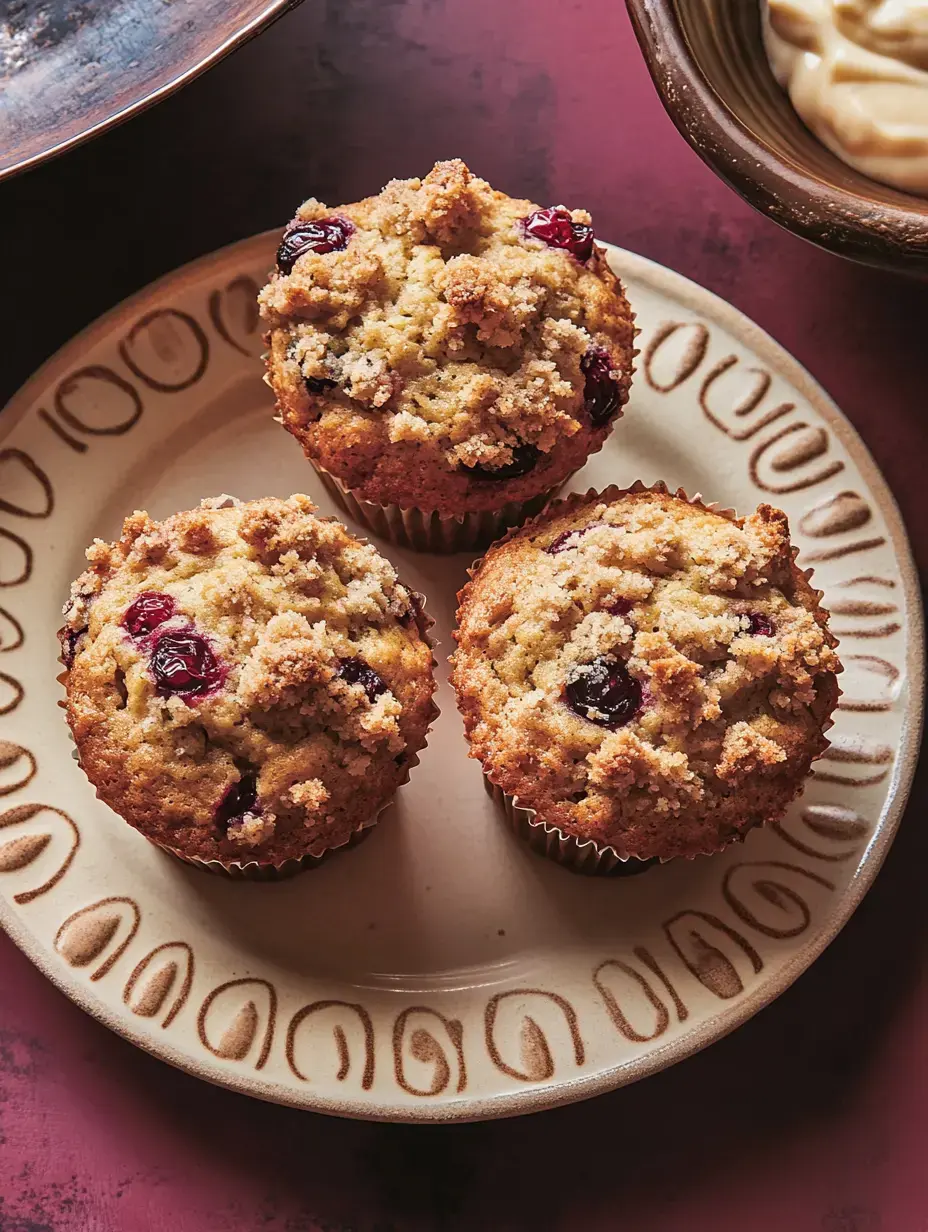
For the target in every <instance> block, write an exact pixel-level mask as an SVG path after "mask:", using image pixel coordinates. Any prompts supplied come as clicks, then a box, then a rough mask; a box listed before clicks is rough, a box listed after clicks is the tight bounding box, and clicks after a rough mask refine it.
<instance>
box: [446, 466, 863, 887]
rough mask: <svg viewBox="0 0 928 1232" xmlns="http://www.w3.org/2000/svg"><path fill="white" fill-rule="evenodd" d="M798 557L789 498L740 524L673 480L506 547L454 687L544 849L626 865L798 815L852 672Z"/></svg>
mask: <svg viewBox="0 0 928 1232" xmlns="http://www.w3.org/2000/svg"><path fill="white" fill-rule="evenodd" d="M794 558H795V550H794V549H792V548H791V546H790V538H789V524H788V522H787V518H786V515H785V514H784V513H782V512H781V511H780V510H778V509H773V508H771V506H769V505H761V506H760V507H759V508H758V510H757V511H756V512H755V513H753V514H751V515H750V517H747V518H738V517H735V516H734V515H733V514H731V513H729V512H719V511H717V510H714V509H711V508H707V507H706V506H705V505H703V504H701V503H700V502H698V501H691V500H689V499H688V498H686V497H685V496H684V494H683V493H678V494H677V495H672V494H670V493H669V492H668V491H667V489H666V488H665V487H664V486H663V485H659V486H657V487H655V488H652V489H647V488H643V487H642V486H640V485H637V486H636V487H635V488H633V489H631V490H626V491H622V490H619V489H617V488H612V489H609V490H607V491H606V492H603V493H596V492H590V493H588V494H586V495H585V496H574V497H570V498H568V499H567V500H565V501H555V502H553V503H552V504H551V505H550V506H549V507H548V509H547V510H546V511H545V512H544V513H543V514H542V515H541V516H540V517H538V518H536V519H535V520H534V521H532V522H530V523H529V524H528V525H527V526H525V527H523V528H522V529H521V530H520V531H518V532H513V533H511V534H510V535H509V536H507V537H506V538H505V539H504V540H502V541H501V542H500V543H498V544H496V545H494V547H492V548H491V549H490V551H489V552H488V553H487V555H486V557H485V558H484V559H483V560H482V561H481V562H480V563H479V564H478V565H477V566H476V568H475V570H474V571H473V574H472V580H471V581H470V583H469V584H468V585H467V586H466V587H465V588H464V590H463V591H462V592H461V594H460V609H459V611H458V625H459V628H458V632H457V633H456V639H457V642H458V648H457V650H456V651H455V653H454V655H453V658H452V665H453V671H452V681H453V684H454V687H455V690H456V692H457V697H458V705H459V707H460V709H461V712H462V714H463V716H464V723H465V727H466V731H467V737H468V739H469V741H470V746H471V756H472V757H476V758H477V759H478V760H479V761H480V762H481V763H482V765H483V768H484V771H485V773H486V775H487V777H488V778H489V780H490V782H491V783H492V784H494V785H495V786H496V787H497V788H498V789H499V790H500V792H501V793H502V794H503V795H504V797H508V798H509V801H508V803H509V812H510V818H511V819H514V820H516V821H517V823H518V828H520V830H521V831H522V832H523V833H524V834H526V836H527V837H530V838H532V839H533V840H534V845H536V846H538V847H539V849H543V850H545V851H546V853H547V854H550V855H554V856H555V857H556V858H559V859H562V860H563V861H564V862H565V863H570V864H572V865H574V866H579V865H582V867H583V868H584V869H585V870H586V871H594V870H598V871H613V870H615V868H616V865H617V863H620V862H623V861H629V860H635V861H647V860H654V859H659V860H669V859H671V858H673V857H675V856H689V857H692V856H697V855H701V854H710V853H712V852H716V851H719V850H720V849H721V848H723V847H725V846H726V845H727V844H728V843H730V842H732V841H733V840H735V839H740V838H742V837H743V836H744V835H745V833H746V832H747V831H748V830H750V829H751V828H752V827H753V826H758V825H763V824H764V823H766V822H771V821H775V820H777V819H778V818H780V817H781V816H782V815H783V813H784V811H785V810H786V808H787V806H788V805H789V804H790V802H791V801H792V800H793V799H794V797H795V796H797V795H798V794H799V793H800V792H801V790H802V787H803V783H804V780H805V778H806V776H807V775H808V773H809V768H810V766H811V763H812V761H813V760H814V759H815V758H816V757H818V756H820V755H821V753H822V752H823V751H824V750H825V748H826V747H827V741H826V739H825V737H824V734H823V732H824V730H825V729H826V728H827V727H828V726H830V721H829V720H830V716H831V713H832V711H833V710H834V707H835V705H836V703H837V699H838V687H837V681H836V679H835V676H836V673H837V672H838V671H840V670H841V669H840V664H839V662H838V658H837V655H836V654H835V649H834V647H835V645H836V642H835V639H834V637H833V636H832V635H831V633H830V632H829V630H828V624H827V613H825V612H824V611H823V610H822V608H821V607H820V605H819V599H820V594H819V593H818V592H817V591H815V590H813V589H812V587H811V586H810V584H809V581H808V577H807V575H806V574H805V573H803V572H802V571H801V570H800V569H798V568H797V567H796V564H795V559H794ZM516 797H517V799H518V805H519V806H522V808H523V810H525V809H527V810H532V811H533V815H529V814H523V815H522V816H521V820H519V818H518V817H517V816H516V814H517V813H518V809H515V808H514V806H513V798H516ZM631 867H632V868H635V867H640V864H639V865H632V866H631ZM626 871H628V870H626Z"/></svg>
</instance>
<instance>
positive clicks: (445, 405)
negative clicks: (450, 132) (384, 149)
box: [259, 160, 634, 507]
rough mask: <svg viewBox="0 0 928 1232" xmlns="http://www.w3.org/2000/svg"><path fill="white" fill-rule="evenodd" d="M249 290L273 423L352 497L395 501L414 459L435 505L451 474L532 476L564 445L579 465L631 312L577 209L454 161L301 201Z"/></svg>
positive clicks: (600, 419) (596, 432) (620, 378)
mask: <svg viewBox="0 0 928 1232" xmlns="http://www.w3.org/2000/svg"><path fill="white" fill-rule="evenodd" d="M532 219H534V220H535V221H534V223H532V222H531V221H529V224H528V225H527V220H532ZM545 237H546V238H545ZM259 299H260V305H261V310H262V315H263V317H264V320H265V321H266V323H267V325H268V327H269V332H268V343H269V348H270V351H269V357H268V374H269V380H270V383H271V385H272V387H273V389H274V391H275V393H276V395H277V399H278V405H279V408H280V412H281V415H282V418H283V422H284V424H285V426H286V427H287V428H289V430H290V431H291V432H292V433H293V434H294V435H295V436H296V437H297V438H298V439H299V440H300V442H301V443H302V444H303V446H304V448H305V450H306V451H307V453H308V454H309V456H310V457H311V458H313V459H314V460H316V461H318V462H320V463H321V464H322V465H323V466H324V467H326V469H329V470H331V471H332V472H333V473H335V474H337V475H338V476H339V477H340V478H342V479H343V480H344V481H345V482H347V483H348V484H349V486H351V487H352V488H355V489H364V495H365V497H366V498H367V499H373V500H381V501H382V502H383V503H388V502H391V501H402V498H403V497H405V496H409V487H410V475H409V468H410V465H411V463H412V462H413V461H414V462H415V464H416V466H417V467H419V468H420V470H421V468H423V467H425V468H429V467H431V468H432V470H433V471H434V474H433V475H432V476H431V478H429V476H428V475H426V476H425V477H424V479H423V481H422V482H423V483H424V484H425V489H426V491H429V482H431V484H432V485H433V486H432V489H431V490H432V493H433V495H434V496H435V497H436V498H440V497H441V496H444V497H445V498H446V499H447V491H446V490H445V491H443V487H444V489H447V484H448V481H449V479H451V478H453V480H454V481H455V482H452V490H453V491H457V489H460V490H461V491H463V490H464V487H466V485H467V483H468V481H469V480H470V481H485V482H486V485H487V486H488V487H490V486H491V485H492V481H493V479H497V480H505V479H514V478H520V477H522V475H524V474H527V473H528V471H530V470H539V469H540V470H542V471H544V469H545V467H544V465H543V464H544V463H546V462H547V463H551V462H553V461H554V452H555V451H557V450H558V448H559V446H564V445H565V444H566V443H567V442H570V441H572V440H573V441H574V448H573V450H571V451H568V452H570V456H571V459H573V453H574V452H577V453H578V457H579V460H580V461H581V462H582V459H583V458H584V457H585V456H586V454H587V453H589V452H590V451H591V449H593V448H598V447H599V446H600V445H601V444H602V440H603V439H604V438H605V436H606V434H607V433H608V430H609V427H610V426H611V421H612V420H613V419H614V418H615V415H616V414H618V413H619V411H620V409H621V407H622V405H623V404H624V403H625V401H626V399H627V396H628V385H629V381H630V374H631V368H632V356H633V349H632V348H633V340H634V327H633V324H632V316H631V312H630V309H629V307H628V303H627V301H626V299H625V296H624V293H623V292H622V288H621V285H620V284H619V282H618V280H617V279H616V278H615V276H614V275H613V274H612V272H611V271H610V269H609V267H608V265H607V263H606V260H605V257H604V255H603V253H602V251H601V250H600V249H598V248H597V247H596V246H595V245H594V244H593V239H592V229H591V227H590V217H589V215H588V214H587V213H586V212H585V211H583V210H574V211H572V212H568V211H567V210H566V209H564V208H563V207H557V208H556V209H554V210H539V209H538V207H537V206H535V205H533V204H532V203H531V202H529V201H520V200H514V199H512V198H510V197H507V196H506V195H505V194H503V193H500V192H495V191H494V190H493V189H492V188H491V187H490V186H489V184H487V183H486V182H485V181H484V180H481V179H478V178H477V177H476V176H473V175H471V173H470V171H469V170H468V169H467V167H466V166H465V165H464V163H462V162H461V161H459V160H452V161H450V162H444V163H438V164H437V165H436V166H435V167H434V169H433V170H432V171H431V172H430V173H429V174H428V175H427V176H426V177H425V179H424V180H419V179H411V180H394V181H392V182H391V183H390V184H388V185H387V187H386V188H385V189H384V190H383V192H381V193H380V194H379V195H378V196H376V197H371V198H369V199H367V200H365V201H362V202H359V203H357V204H355V205H348V206H344V207H339V208H338V209H337V210H334V211H333V210H330V209H329V207H328V206H326V205H323V204H322V203H321V202H319V201H316V200H309V201H307V202H305V203H304V204H303V205H302V206H301V208H300V210H299V212H298V214H297V217H296V219H294V221H293V222H292V223H291V224H290V226H289V227H288V229H287V231H286V232H285V233H284V240H283V243H282V245H281V250H280V254H279V257H278V269H277V271H276V272H275V274H273V275H272V277H271V281H270V282H269V283H268V285H267V286H266V287H265V288H264V290H263V291H262V292H261V295H260V297H259ZM591 370H595V372H594V376H593V377H591V375H590V373H591ZM596 373H598V378H597V376H596ZM597 379H598V380H599V381H600V383H601V385H602V389H601V390H600V391H599V392H598V396H597V391H596V390H595V389H592V388H591V383H594V384H595V381H596V380H597ZM603 391H605V393H603ZM581 446H582V450H581ZM574 464H576V460H574ZM455 484H456V486H455ZM462 485H463V487H462ZM488 499H490V500H492V499H493V497H492V494H490V495H489V496H488ZM406 503H411V501H409V500H407V501H406ZM435 507H439V506H437V505H436V506H435Z"/></svg>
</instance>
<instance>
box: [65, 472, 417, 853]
mask: <svg viewBox="0 0 928 1232" xmlns="http://www.w3.org/2000/svg"><path fill="white" fill-rule="evenodd" d="M87 558H88V561H89V562H90V567H89V569H88V570H87V571H86V572H85V573H84V574H83V575H82V576H81V577H80V578H79V579H78V580H77V581H76V582H75V583H74V585H73V587H72V592H71V598H70V601H69V603H68V604H67V606H66V608H65V616H66V625H65V629H64V630H63V631H62V635H61V637H62V646H63V651H64V654H63V658H64V661H65V664H66V666H67V667H68V669H69V670H68V673H67V680H66V684H67V690H68V699H67V710H68V718H69V722H70V723H71V727H72V730H73V733H74V736H75V740H76V743H77V746H78V750H79V753H80V756H81V761H82V764H83V766H84V768H85V770H86V772H87V774H88V776H89V777H90V779H91V781H92V782H93V783H94V784H95V786H96V787H97V788H98V792H99V794H100V796H101V797H102V798H103V799H104V800H106V801H107V802H108V803H109V804H111V805H112V806H113V808H115V809H116V810H117V811H118V812H120V813H121V814H122V815H123V816H125V817H126V819H127V820H128V821H130V822H131V823H132V824H133V825H136V826H137V827H138V828H139V829H141V830H142V831H143V832H146V833H148V834H149V836H150V837H153V838H155V839H156V840H157V841H159V842H162V843H164V844H165V845H168V846H172V847H176V848H178V849H181V850H183V851H184V853H185V854H193V855H197V856H199V857H201V858H220V859H228V858H230V857H234V856H238V857H239V858H242V859H259V860H265V859H273V860H274V861H275V862H276V861H278V860H282V859H285V858H289V857H290V856H294V855H302V854H306V853H307V852H309V851H310V850H311V849H312V848H314V847H320V848H324V847H327V846H332V845H336V844H337V843H338V842H339V841H343V840H344V838H347V836H348V835H349V834H350V833H351V831H352V830H353V829H354V828H355V827H356V826H357V825H358V824H359V823H361V822H362V821H365V820H367V819H368V818H369V817H370V816H372V815H373V813H374V812H376V810H377V809H378V808H379V807H381V806H382V805H383V803H385V801H386V800H387V799H388V798H389V795H390V794H391V792H392V790H393V789H394V788H395V786H396V785H397V783H398V782H399V781H400V780H401V779H402V777H403V776H404V773H405V772H404V770H403V766H404V765H407V764H408V761H409V758H410V757H411V756H412V755H413V754H414V753H415V752H417V751H418V749H420V748H421V747H422V744H423V743H424V737H425V731H426V729H427V726H428V721H429V717H430V713H431V701H430V699H431V693H432V688H433V681H432V673H431V651H430V649H429V647H428V645H427V643H426V641H425V639H424V637H423V631H422V625H421V615H420V612H419V609H418V606H417V602H416V600H415V598H414V597H413V596H412V595H411V594H410V592H408V591H407V590H406V589H405V587H403V586H402V585H400V583H399V582H398V580H397V576H396V572H395V570H394V569H393V566H392V565H391V564H390V563H389V562H388V561H387V560H385V559H384V558H383V557H382V556H381V555H380V554H379V553H378V552H377V551H376V549H375V548H373V547H371V546H370V545H367V544H363V543H361V542H359V541H358V540H356V539H354V538H353V537H352V536H351V535H349V534H348V532H347V531H346V530H345V528H344V527H343V526H341V525H340V524H339V523H337V522H335V521H331V520H327V519H324V518H321V517H318V516H317V514H316V510H315V506H314V505H313V504H312V502H311V501H310V500H309V499H308V498H307V497H305V496H293V497H291V498H290V499H289V500H276V499H267V500H257V501H249V502H239V501H236V500H233V499H232V498H229V497H221V498H216V499H213V500H207V501H204V502H202V504H201V505H200V506H199V508H197V509H194V510H192V511H190V512H185V513H179V514H175V515H174V516H172V517H169V518H167V519H166V520H165V521H163V522H155V521H153V520H152V519H151V518H150V517H149V516H148V514H147V513H142V512H137V513H134V514H133V515H132V516H131V517H129V518H127V519H126V521H125V523H124V525H123V532H122V537H121V538H120V539H119V540H118V541H117V542H116V543H104V542H102V541H100V540H96V541H95V542H94V544H93V545H92V546H91V547H90V548H89V549H88V552H87Z"/></svg>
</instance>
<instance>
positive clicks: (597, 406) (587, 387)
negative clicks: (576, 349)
mask: <svg viewBox="0 0 928 1232" xmlns="http://www.w3.org/2000/svg"><path fill="white" fill-rule="evenodd" d="M580 371H581V372H582V373H583V374H584V376H585V377H586V382H585V384H584V386H583V404H584V406H585V407H586V410H587V414H588V415H589V417H590V419H591V421H592V423H593V426H594V427H596V428H600V427H602V425H603V424H604V423H608V422H609V420H610V419H611V418H612V416H613V415H614V414H615V412H616V411H617V410H618V409H619V405H620V397H619V395H620V386H619V383H618V382H617V381H616V379H615V369H614V368H613V367H612V357H611V356H610V354H609V352H608V351H606V350H605V349H604V348H603V347H590V349H589V350H588V351H587V353H586V354H585V355H584V356H583V358H582V359H581V360H580Z"/></svg>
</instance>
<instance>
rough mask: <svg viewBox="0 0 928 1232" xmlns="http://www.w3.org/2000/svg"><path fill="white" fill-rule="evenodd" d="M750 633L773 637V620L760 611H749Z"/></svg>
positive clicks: (753, 635) (754, 635)
mask: <svg viewBox="0 0 928 1232" xmlns="http://www.w3.org/2000/svg"><path fill="white" fill-rule="evenodd" d="M748 633H750V635H751V637H773V634H774V628H773V622H772V621H770V620H768V619H767V617H766V616H764V615H762V614H761V613H760V612H749V613H748Z"/></svg>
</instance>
